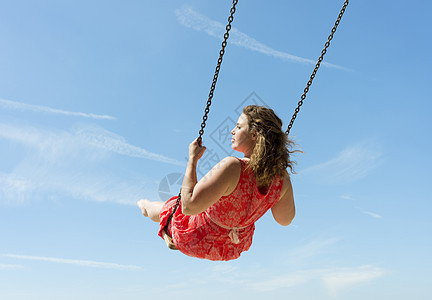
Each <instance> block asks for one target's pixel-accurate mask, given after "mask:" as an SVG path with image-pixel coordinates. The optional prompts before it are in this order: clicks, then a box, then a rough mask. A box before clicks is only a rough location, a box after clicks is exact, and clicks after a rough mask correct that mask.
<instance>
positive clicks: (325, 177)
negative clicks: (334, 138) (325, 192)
mask: <svg viewBox="0 0 432 300" xmlns="http://www.w3.org/2000/svg"><path fill="white" fill-rule="evenodd" d="M374 147H376V145H371V144H357V145H354V146H349V147H347V148H345V149H344V150H342V151H341V152H340V153H339V154H338V155H337V156H336V157H335V158H332V159H330V160H328V161H326V162H324V163H320V164H317V165H315V166H311V167H309V168H306V169H304V170H301V171H300V172H299V175H301V176H308V177H311V178H312V179H315V180H316V181H317V182H319V183H323V184H332V185H334V184H345V183H350V182H354V181H356V180H359V179H362V178H364V177H365V176H367V175H368V174H369V172H370V171H372V170H373V169H375V168H376V167H377V166H378V164H379V163H380V158H381V156H382V154H381V152H379V151H378V150H374Z"/></svg>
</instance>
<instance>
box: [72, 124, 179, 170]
mask: <svg viewBox="0 0 432 300" xmlns="http://www.w3.org/2000/svg"><path fill="white" fill-rule="evenodd" d="M75 134H76V135H77V136H78V137H80V138H82V139H83V140H85V141H87V142H88V143H89V144H91V145H93V146H95V147H97V148H100V149H104V150H107V151H110V152H114V153H118V154H121V155H126V156H130V157H137V158H145V159H150V160H154V161H159V162H163V163H168V164H173V165H177V166H184V165H185V163H184V162H182V161H179V160H176V159H172V158H169V157H166V156H164V155H161V154H157V153H153V152H150V151H147V150H145V149H143V148H140V147H137V146H134V145H131V144H128V143H127V142H126V140H125V139H124V138H123V137H121V136H120V135H117V134H115V133H112V132H110V131H108V130H105V129H103V128H101V127H96V126H92V127H89V126H88V127H85V128H79V129H77V130H76V131H75Z"/></svg>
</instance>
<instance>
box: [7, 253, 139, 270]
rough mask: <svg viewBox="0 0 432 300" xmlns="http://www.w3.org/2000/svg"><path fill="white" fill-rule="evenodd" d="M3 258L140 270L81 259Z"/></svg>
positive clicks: (12, 256)
mask: <svg viewBox="0 0 432 300" xmlns="http://www.w3.org/2000/svg"><path fill="white" fill-rule="evenodd" d="M4 256H6V257H9V258H15V259H23V260H35V261H44V262H52V263H58V264H69V265H76V266H82V267H92V268H104V269H116V270H141V269H142V268H141V267H139V266H134V265H122V264H116V263H108V262H99V261H92V260H81V259H68V258H58V257H45V256H32V255H18V254H5V255H4Z"/></svg>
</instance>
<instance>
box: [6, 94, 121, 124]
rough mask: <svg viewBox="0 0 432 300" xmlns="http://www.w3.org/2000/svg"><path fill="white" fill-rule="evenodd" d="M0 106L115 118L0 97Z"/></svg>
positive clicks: (74, 115) (49, 112) (100, 118)
mask: <svg viewBox="0 0 432 300" xmlns="http://www.w3.org/2000/svg"><path fill="white" fill-rule="evenodd" d="M0 106H1V107H3V108H6V109H13V110H25V111H33V112H41V113H48V114H57V115H65V116H71V117H84V118H91V119H99V120H115V119H116V118H114V117H112V116H109V115H98V114H93V113H83V112H74V111H67V110H61V109H57V108H52V107H48V106H43V105H34V104H26V103H22V102H16V101H12V100H6V99H1V98H0Z"/></svg>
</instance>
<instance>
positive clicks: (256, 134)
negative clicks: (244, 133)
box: [252, 130, 258, 141]
mask: <svg viewBox="0 0 432 300" xmlns="http://www.w3.org/2000/svg"><path fill="white" fill-rule="evenodd" d="M257 139H258V133H257V132H256V130H254V131H252V140H254V141H256V140H257Z"/></svg>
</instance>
